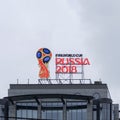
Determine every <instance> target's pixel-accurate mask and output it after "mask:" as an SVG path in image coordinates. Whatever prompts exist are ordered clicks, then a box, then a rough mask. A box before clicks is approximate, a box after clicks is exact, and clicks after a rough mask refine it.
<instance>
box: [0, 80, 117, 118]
mask: <svg viewBox="0 0 120 120" xmlns="http://www.w3.org/2000/svg"><path fill="white" fill-rule="evenodd" d="M0 116H1V118H0V119H1V120H15V119H18V120H22V119H26V120H27V119H39V120H119V106H118V105H117V104H115V105H114V104H112V99H111V97H110V94H109V90H108V87H107V84H103V83H102V82H100V81H97V82H95V83H94V84H92V83H90V84H10V88H9V90H8V96H7V97H4V98H3V99H1V100H0Z"/></svg>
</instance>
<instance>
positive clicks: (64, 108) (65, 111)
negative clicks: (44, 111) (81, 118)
mask: <svg viewBox="0 0 120 120" xmlns="http://www.w3.org/2000/svg"><path fill="white" fill-rule="evenodd" d="M63 120H67V102H66V101H64V103H63Z"/></svg>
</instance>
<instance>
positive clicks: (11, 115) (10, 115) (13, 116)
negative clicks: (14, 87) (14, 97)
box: [9, 104, 17, 120]
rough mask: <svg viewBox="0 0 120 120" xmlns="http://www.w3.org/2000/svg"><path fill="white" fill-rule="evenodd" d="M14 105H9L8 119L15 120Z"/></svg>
mask: <svg viewBox="0 0 120 120" xmlns="http://www.w3.org/2000/svg"><path fill="white" fill-rule="evenodd" d="M16 112H17V111H16V105H15V104H14V105H10V106H9V117H11V119H10V120H16V117H17V115H16Z"/></svg>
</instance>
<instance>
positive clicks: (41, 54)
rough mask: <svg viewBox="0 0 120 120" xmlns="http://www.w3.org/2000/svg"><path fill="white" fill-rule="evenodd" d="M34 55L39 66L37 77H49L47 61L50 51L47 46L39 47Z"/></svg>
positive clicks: (50, 54)
mask: <svg viewBox="0 0 120 120" xmlns="http://www.w3.org/2000/svg"><path fill="white" fill-rule="evenodd" d="M36 57H37V59H38V65H39V67H40V71H39V77H40V78H49V77H50V73H49V70H48V63H49V61H50V59H51V57H52V53H51V51H50V50H49V49H47V48H40V49H39V50H38V51H37V53H36Z"/></svg>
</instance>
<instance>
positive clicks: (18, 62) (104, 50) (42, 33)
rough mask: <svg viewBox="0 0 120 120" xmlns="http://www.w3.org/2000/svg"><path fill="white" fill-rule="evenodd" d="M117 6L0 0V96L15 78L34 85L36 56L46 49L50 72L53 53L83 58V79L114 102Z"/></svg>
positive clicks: (101, 0)
mask: <svg viewBox="0 0 120 120" xmlns="http://www.w3.org/2000/svg"><path fill="white" fill-rule="evenodd" d="M119 5H120V1H119V0H114V1H113V0H59V1H58V0H0V72H1V74H0V79H1V86H0V97H3V96H7V89H8V88H9V84H10V83H16V79H17V78H19V82H20V83H27V79H28V78H29V79H30V83H37V79H38V71H39V68H38V65H37V59H36V57H35V54H36V51H37V50H38V49H39V48H41V47H47V48H49V49H51V51H52V53H53V58H52V61H51V65H50V69H53V64H54V54H55V53H58V52H59V53H83V54H84V56H85V57H88V58H89V59H90V62H91V66H89V67H88V68H87V69H85V70H86V71H85V72H86V74H85V75H86V78H91V79H92V81H95V80H99V79H100V78H101V80H102V81H103V82H104V83H107V84H108V87H109V89H110V93H111V95H112V98H113V101H114V102H119V99H120V96H119V91H120V87H119V84H120V81H119V78H120V74H119V71H120V68H119V67H120V63H119V61H120V54H119V51H120V47H119V44H120V41H119V39H120V35H119V31H120V22H119V21H120V14H119V12H120V7H119ZM53 71H54V70H53ZM53 78H54V77H53Z"/></svg>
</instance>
